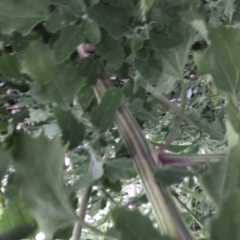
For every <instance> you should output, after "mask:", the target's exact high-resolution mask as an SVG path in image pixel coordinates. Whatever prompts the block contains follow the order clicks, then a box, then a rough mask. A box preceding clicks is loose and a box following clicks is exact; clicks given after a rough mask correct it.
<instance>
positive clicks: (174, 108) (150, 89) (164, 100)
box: [146, 85, 199, 128]
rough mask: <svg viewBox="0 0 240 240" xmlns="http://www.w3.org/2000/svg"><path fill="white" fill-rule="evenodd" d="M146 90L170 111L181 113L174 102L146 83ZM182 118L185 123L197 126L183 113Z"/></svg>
mask: <svg viewBox="0 0 240 240" xmlns="http://www.w3.org/2000/svg"><path fill="white" fill-rule="evenodd" d="M146 90H147V91H148V92H150V93H151V94H152V95H153V96H154V97H155V98H157V99H158V100H159V101H160V102H162V103H163V104H164V105H166V106H167V107H169V108H170V109H171V110H172V111H174V112H175V113H176V114H177V115H178V116H180V115H181V110H180V109H179V108H178V107H177V106H176V105H175V104H174V103H171V102H170V101H169V100H168V98H167V97H165V96H164V95H163V94H158V93H156V91H155V88H154V87H152V86H151V85H147V86H146ZM183 120H184V121H186V122H187V123H189V124H190V125H193V126H194V127H196V128H199V126H198V125H197V124H196V123H195V122H194V121H193V120H192V119H191V118H189V117H188V116H187V115H186V114H184V115H183Z"/></svg>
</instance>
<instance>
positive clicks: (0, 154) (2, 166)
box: [0, 148, 12, 225]
mask: <svg viewBox="0 0 240 240" xmlns="http://www.w3.org/2000/svg"><path fill="white" fill-rule="evenodd" d="M11 161H12V157H11V154H10V152H8V151H7V150H4V149H1V148H0V181H1V180H2V178H3V176H4V175H5V174H6V172H7V170H8V167H9V165H10V162H11ZM0 225H1V224H0Z"/></svg>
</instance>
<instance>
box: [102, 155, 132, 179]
mask: <svg viewBox="0 0 240 240" xmlns="http://www.w3.org/2000/svg"><path fill="white" fill-rule="evenodd" d="M104 172H105V175H106V177H107V178H108V179H109V180H110V181H111V182H116V181H118V180H121V179H131V178H134V177H136V170H135V168H134V165H133V160H132V159H129V158H115V159H109V160H108V161H105V162H104Z"/></svg>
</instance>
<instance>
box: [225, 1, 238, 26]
mask: <svg viewBox="0 0 240 240" xmlns="http://www.w3.org/2000/svg"><path fill="white" fill-rule="evenodd" d="M235 2H236V0H229V1H226V2H225V9H224V14H225V15H226V16H227V17H228V18H229V22H231V21H232V16H233V13H234V12H235V10H236V8H235Z"/></svg>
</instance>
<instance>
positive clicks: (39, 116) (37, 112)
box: [29, 109, 52, 123]
mask: <svg viewBox="0 0 240 240" xmlns="http://www.w3.org/2000/svg"><path fill="white" fill-rule="evenodd" d="M29 116H30V119H31V120H32V121H33V122H36V123H40V122H45V121H46V120H48V119H49V118H50V117H51V116H52V114H51V113H50V112H49V111H46V110H44V109H29Z"/></svg>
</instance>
